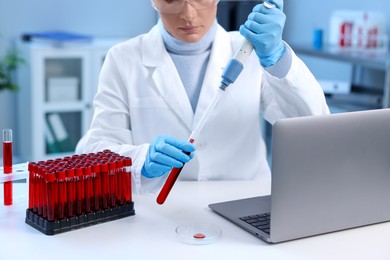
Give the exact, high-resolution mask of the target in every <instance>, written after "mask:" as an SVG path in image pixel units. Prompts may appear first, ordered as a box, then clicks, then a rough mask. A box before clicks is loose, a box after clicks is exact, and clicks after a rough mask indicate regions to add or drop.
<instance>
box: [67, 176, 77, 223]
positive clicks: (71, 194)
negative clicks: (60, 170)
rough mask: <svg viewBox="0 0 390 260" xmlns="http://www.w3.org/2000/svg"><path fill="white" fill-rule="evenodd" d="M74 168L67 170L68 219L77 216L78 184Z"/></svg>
mask: <svg viewBox="0 0 390 260" xmlns="http://www.w3.org/2000/svg"><path fill="white" fill-rule="evenodd" d="M74 172H75V170H74V169H73V168H69V169H66V185H67V191H68V217H73V216H74V215H75V205H76V183H75V180H74Z"/></svg>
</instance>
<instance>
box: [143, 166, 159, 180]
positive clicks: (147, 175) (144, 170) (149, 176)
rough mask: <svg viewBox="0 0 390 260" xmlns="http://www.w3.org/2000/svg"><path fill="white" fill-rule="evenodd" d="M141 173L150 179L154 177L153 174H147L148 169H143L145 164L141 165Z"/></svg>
mask: <svg viewBox="0 0 390 260" xmlns="http://www.w3.org/2000/svg"><path fill="white" fill-rule="evenodd" d="M141 174H142V176H144V177H146V178H150V179H151V178H154V177H156V176H154V175H151V174H149V172H148V170H146V169H145V164H144V165H143V166H142V169H141Z"/></svg>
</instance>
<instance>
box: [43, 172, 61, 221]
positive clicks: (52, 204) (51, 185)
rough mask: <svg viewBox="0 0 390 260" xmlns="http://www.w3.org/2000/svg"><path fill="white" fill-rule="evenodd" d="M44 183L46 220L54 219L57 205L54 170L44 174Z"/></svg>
mask: <svg viewBox="0 0 390 260" xmlns="http://www.w3.org/2000/svg"><path fill="white" fill-rule="evenodd" d="M45 185H46V189H47V192H46V201H47V220H48V221H54V220H55V218H56V216H55V213H56V211H57V210H56V207H57V199H58V192H57V183H56V176H55V174H54V172H52V171H48V172H46V174H45Z"/></svg>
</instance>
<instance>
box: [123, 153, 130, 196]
mask: <svg viewBox="0 0 390 260" xmlns="http://www.w3.org/2000/svg"><path fill="white" fill-rule="evenodd" d="M131 165H132V161H131V158H130V157H125V159H124V166H125V167H124V172H123V174H122V181H123V189H124V194H125V202H126V203H128V202H131V201H132V196H131Z"/></svg>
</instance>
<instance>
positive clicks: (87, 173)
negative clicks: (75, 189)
mask: <svg viewBox="0 0 390 260" xmlns="http://www.w3.org/2000/svg"><path fill="white" fill-rule="evenodd" d="M82 169H83V173H84V184H85V211H86V213H90V212H91V211H92V209H91V205H93V187H92V168H91V167H90V166H87V165H85V166H83V167H82Z"/></svg>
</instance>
